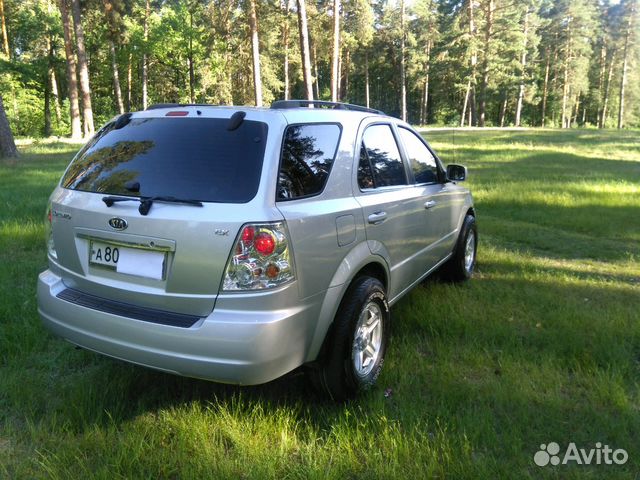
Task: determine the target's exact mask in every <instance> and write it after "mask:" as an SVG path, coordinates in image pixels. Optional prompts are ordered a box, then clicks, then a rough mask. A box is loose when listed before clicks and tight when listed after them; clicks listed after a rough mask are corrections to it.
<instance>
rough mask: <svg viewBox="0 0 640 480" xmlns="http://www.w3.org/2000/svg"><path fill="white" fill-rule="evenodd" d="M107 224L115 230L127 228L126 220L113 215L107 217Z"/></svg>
mask: <svg viewBox="0 0 640 480" xmlns="http://www.w3.org/2000/svg"><path fill="white" fill-rule="evenodd" d="M109 226H110V227H111V228H113V229H115V230H124V229H125V228H127V221H126V220H125V219H124V218H118V217H113V218H110V219H109Z"/></svg>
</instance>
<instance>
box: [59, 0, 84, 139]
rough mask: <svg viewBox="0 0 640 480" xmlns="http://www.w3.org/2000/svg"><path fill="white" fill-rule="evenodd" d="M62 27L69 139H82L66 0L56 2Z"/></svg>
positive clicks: (76, 81)
mask: <svg viewBox="0 0 640 480" xmlns="http://www.w3.org/2000/svg"><path fill="white" fill-rule="evenodd" d="M58 6H59V8H60V16H61V17H62V27H63V32H64V52H65V56H66V58H67V85H68V87H67V88H68V89H69V93H68V94H69V114H70V116H71V138H74V139H78V138H80V137H82V125H81V124H80V105H79V103H78V80H77V78H78V77H77V68H76V59H75V54H74V52H73V38H72V33H71V22H70V20H69V6H68V3H67V0H58Z"/></svg>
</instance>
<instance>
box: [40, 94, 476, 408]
mask: <svg viewBox="0 0 640 480" xmlns="http://www.w3.org/2000/svg"><path fill="white" fill-rule="evenodd" d="M310 106H313V107H315V108H309V107H310ZM465 176H466V169H465V168H464V167H462V166H460V165H449V166H448V168H447V169H446V170H444V169H443V166H442V164H441V163H440V160H439V159H438V157H437V156H436V154H435V153H434V152H433V150H432V149H431V148H430V147H429V146H428V145H427V143H426V142H425V141H424V140H423V139H422V137H421V136H420V135H418V134H417V133H416V132H415V131H414V130H413V129H412V128H411V127H410V126H409V125H407V124H406V123H404V122H402V121H400V120H398V119H396V118H392V117H389V116H386V115H384V114H382V113H381V112H378V111H375V110H370V109H366V108H363V107H358V106H354V105H348V104H341V103H328V102H307V101H280V102H275V103H274V104H273V105H272V107H271V108H270V109H261V108H246V107H214V106H206V105H177V104H175V105H166V104H165V105H158V106H154V107H151V108H149V109H147V110H146V111H143V112H136V113H127V114H124V115H121V116H119V117H116V118H115V119H114V120H112V121H111V122H109V123H108V124H106V125H105V126H104V127H103V128H102V129H101V130H100V131H99V132H98V133H97V134H96V135H95V137H94V138H93V139H91V141H89V142H88V143H87V144H86V145H85V146H84V147H83V148H82V149H81V150H80V152H78V154H77V155H76V156H75V158H74V159H73V161H72V162H71V164H70V165H69V167H68V168H67V170H66V172H65V173H64V175H63V177H62V180H61V181H60V184H59V185H58V186H57V187H56V189H55V190H54V191H53V193H52V195H51V197H50V203H49V208H48V215H47V217H48V220H47V221H46V223H47V226H48V227H50V228H49V233H48V243H47V249H48V260H49V269H48V270H46V271H45V272H43V273H42V274H40V276H39V281H38V311H39V313H40V315H41V317H42V320H43V322H44V323H45V325H46V326H47V327H48V328H49V329H51V330H52V331H53V332H55V333H56V334H58V335H60V336H62V337H64V338H66V339H67V340H69V341H70V342H72V343H74V344H76V345H79V346H81V347H84V348H87V349H90V350H93V351H96V352H99V353H102V354H105V355H109V356H111V357H114V358H118V359H122V360H126V361H129V362H133V363H136V364H139V365H144V366H147V367H151V368H155V369H159V370H163V371H166V372H171V373H175V374H179V375H186V376H190V377H198V378H204V379H210V380H215V381H219V382H226V383H235V384H243V385H251V384H259V383H264V382H268V381H270V380H273V379H275V378H277V377H280V376H282V375H284V374H286V373H287V372H290V371H292V370H294V369H296V368H297V367H300V366H305V368H306V369H307V371H308V373H309V375H310V377H311V379H312V381H313V384H314V385H316V386H317V387H319V388H320V389H321V390H323V391H324V392H326V393H328V394H329V395H330V396H331V397H332V398H334V399H344V398H348V397H351V396H353V395H355V394H356V393H357V392H358V391H360V390H364V389H367V388H370V387H371V386H372V385H373V384H374V383H375V381H376V379H377V377H378V375H379V373H380V370H381V368H382V364H383V361H384V355H385V350H386V348H387V343H388V340H389V333H390V331H389V328H390V318H389V307H390V306H391V305H393V304H394V303H395V302H397V301H398V300H399V299H400V298H401V297H402V296H403V295H404V294H406V293H407V292H409V291H410V290H411V289H412V288H413V287H414V286H416V285H418V284H419V283H420V282H421V281H422V280H423V279H424V278H425V277H426V276H427V275H429V274H430V273H432V272H434V271H436V270H437V269H440V270H441V271H443V273H444V274H445V275H446V276H447V277H449V278H450V279H452V280H456V281H463V280H466V279H468V278H469V277H470V276H471V274H472V272H473V269H474V264H475V255H476V245H477V231H476V224H475V213H474V209H473V201H472V198H471V194H470V193H469V191H468V190H467V189H465V188H463V187H461V186H459V185H458V184H457V182H459V181H462V180H464V179H465Z"/></svg>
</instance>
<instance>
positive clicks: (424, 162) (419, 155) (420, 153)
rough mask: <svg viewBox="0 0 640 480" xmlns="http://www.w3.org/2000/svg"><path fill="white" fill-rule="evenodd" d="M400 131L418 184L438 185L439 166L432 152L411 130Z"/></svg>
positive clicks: (403, 129) (400, 129)
mask: <svg viewBox="0 0 640 480" xmlns="http://www.w3.org/2000/svg"><path fill="white" fill-rule="evenodd" d="M398 130H399V131H400V138H402V143H403V144H404V148H405V150H406V151H407V156H408V157H409V163H410V165H411V170H412V171H413V176H414V178H415V180H416V183H436V182H437V181H438V166H437V164H436V159H435V158H434V157H433V154H432V153H431V151H430V150H429V149H428V148H427V147H426V146H425V144H424V143H422V141H421V140H420V139H419V138H418V136H417V135H416V134H415V133H413V132H412V131H411V130H407V129H406V128H399V129H398Z"/></svg>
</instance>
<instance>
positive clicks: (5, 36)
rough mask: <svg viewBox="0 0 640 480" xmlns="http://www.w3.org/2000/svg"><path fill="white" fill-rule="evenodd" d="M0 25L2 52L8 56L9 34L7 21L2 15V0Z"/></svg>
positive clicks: (2, 0)
mask: <svg viewBox="0 0 640 480" xmlns="http://www.w3.org/2000/svg"><path fill="white" fill-rule="evenodd" d="M0 27H1V30H2V53H4V54H5V55H6V57H7V58H9V56H10V55H9V53H10V52H9V35H8V34H7V23H6V20H5V17H4V0H0Z"/></svg>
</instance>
